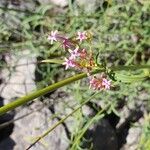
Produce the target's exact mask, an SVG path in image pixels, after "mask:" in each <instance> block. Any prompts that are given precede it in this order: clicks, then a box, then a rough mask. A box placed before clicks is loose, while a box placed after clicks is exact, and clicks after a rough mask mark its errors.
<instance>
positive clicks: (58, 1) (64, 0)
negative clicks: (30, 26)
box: [38, 0, 68, 7]
mask: <svg viewBox="0 0 150 150" xmlns="http://www.w3.org/2000/svg"><path fill="white" fill-rule="evenodd" d="M38 1H39V3H40V4H51V3H53V4H55V5H57V6H60V7H65V6H67V5H68V0H38Z"/></svg>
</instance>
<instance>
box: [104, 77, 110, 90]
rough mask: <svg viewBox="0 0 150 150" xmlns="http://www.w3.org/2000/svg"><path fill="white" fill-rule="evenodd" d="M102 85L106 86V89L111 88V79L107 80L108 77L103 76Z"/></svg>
mask: <svg viewBox="0 0 150 150" xmlns="http://www.w3.org/2000/svg"><path fill="white" fill-rule="evenodd" d="M102 85H103V86H104V88H105V89H108V90H109V89H110V81H109V80H107V79H106V78H102Z"/></svg>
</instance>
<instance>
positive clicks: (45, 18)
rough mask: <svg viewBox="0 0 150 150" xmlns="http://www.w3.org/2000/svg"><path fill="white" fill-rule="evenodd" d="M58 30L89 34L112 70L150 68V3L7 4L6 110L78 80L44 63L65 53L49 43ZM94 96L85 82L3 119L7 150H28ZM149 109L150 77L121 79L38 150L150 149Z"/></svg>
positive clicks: (2, 76) (0, 54) (1, 69)
mask: <svg viewBox="0 0 150 150" xmlns="http://www.w3.org/2000/svg"><path fill="white" fill-rule="evenodd" d="M52 30H58V31H60V32H61V33H64V34H65V35H67V36H68V37H71V36H73V35H75V34H76V33H77V31H90V32H91V33H92V34H93V41H92V45H91V46H92V50H93V52H94V53H95V54H96V53H97V52H99V53H100V55H99V61H100V62H101V61H105V62H106V63H107V65H108V66H112V65H115V66H117V65H126V66H127V65H135V64H136V65H141V64H142V65H149V64H150V38H149V36H150V1H149V0H0V106H3V105H5V104H7V103H9V102H11V101H13V100H15V99H16V98H19V97H21V96H23V95H26V94H27V93H30V92H31V91H33V90H36V89H41V88H43V87H46V86H47V85H50V84H52V83H55V82H57V81H60V80H62V79H64V78H67V77H69V76H72V75H75V73H76V72H75V71H73V70H67V71H66V70H65V69H64V66H62V65H58V64H48V63H45V64H43V63H40V61H41V60H44V59H51V58H55V59H60V58H63V57H64V56H65V52H64V51H63V49H62V48H61V47H60V45H59V44H58V43H55V44H54V45H51V44H50V42H49V41H48V40H47V36H48V34H49V33H50V31H52ZM85 46H88V45H85ZM147 71H148V70H142V71H141V70H140V71H135V72H128V73H126V72H123V71H122V74H125V76H124V77H127V76H129V77H130V76H132V75H133V74H135V75H138V74H140V73H141V72H142V73H143V72H147ZM93 93H94V91H92V90H90V89H89V87H88V84H87V79H83V80H81V81H76V82H75V83H72V84H71V86H70V85H67V86H65V87H63V88H60V89H58V90H56V91H53V92H51V93H49V94H47V95H45V96H43V97H40V98H38V100H36V101H33V102H30V103H28V104H26V105H25V106H21V107H19V108H17V109H15V110H14V111H12V112H10V113H8V114H5V115H3V116H0V150H22V149H25V148H27V147H28V146H29V145H30V144H31V143H32V142H33V141H34V140H35V139H36V138H37V137H38V136H39V135H42V133H44V132H45V131H46V130H47V129H48V128H49V127H51V126H52V125H53V124H55V123H56V122H58V121H60V120H61V118H63V117H64V116H66V115H67V114H69V113H70V112H71V111H73V109H74V107H75V106H77V105H80V104H81V103H82V102H83V101H84V100H86V99H88V98H89V97H90V96H91V95H92V94H93ZM107 104H110V108H109V109H108V110H106V111H104V112H103V114H102V115H99V114H98V112H99V110H101V109H102V108H103V107H104V106H105V105H107ZM149 111H150V78H146V79H144V80H139V81H138V82H135V81H133V82H132V81H131V82H126V81H125V82H115V83H114V88H113V89H112V90H110V91H107V92H105V91H104V92H99V94H98V95H96V96H95V97H94V98H93V99H92V100H91V102H89V103H88V104H87V105H85V106H84V107H83V108H82V109H80V110H79V111H77V112H76V113H74V114H73V115H72V116H71V117H69V118H68V119H67V120H66V121H65V122H64V123H62V124H61V125H60V126H58V127H57V128H56V129H55V130H54V131H52V132H51V133H50V134H49V135H47V136H46V137H45V138H43V139H42V140H41V141H40V142H39V143H38V144H36V145H35V146H33V147H32V148H31V149H33V150H67V149H68V150H70V149H71V150H80V149H87V150H104V149H105V150H136V149H141V150H150V115H149Z"/></svg>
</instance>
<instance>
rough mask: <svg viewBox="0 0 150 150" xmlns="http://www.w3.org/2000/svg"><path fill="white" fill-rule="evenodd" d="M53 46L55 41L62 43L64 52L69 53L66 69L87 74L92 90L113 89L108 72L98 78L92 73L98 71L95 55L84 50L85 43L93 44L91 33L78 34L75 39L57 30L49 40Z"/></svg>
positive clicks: (65, 63)
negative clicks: (83, 44)
mask: <svg viewBox="0 0 150 150" xmlns="http://www.w3.org/2000/svg"><path fill="white" fill-rule="evenodd" d="M47 39H48V40H49V41H50V43H51V44H53V42H54V41H58V42H60V43H61V45H62V47H63V48H64V50H65V51H66V52H67V53H68V54H67V55H68V57H65V60H64V62H63V63H62V64H63V65H65V69H69V68H73V69H76V70H79V71H82V72H85V73H86V74H87V76H88V78H89V80H90V81H89V83H90V86H89V87H90V88H92V89H94V90H108V89H110V87H111V81H110V80H108V79H107V75H106V71H105V74H104V73H103V74H101V75H99V77H97V76H95V75H94V76H93V75H92V71H93V70H94V69H97V68H98V66H99V64H97V62H96V60H95V59H94V53H93V51H92V50H91V47H90V48H89V49H87V48H85V47H84V48H82V43H83V42H85V41H86V42H91V39H92V34H91V33H90V32H86V31H84V32H78V33H77V36H75V38H74V39H71V38H67V37H65V36H63V35H61V34H59V33H58V31H57V30H55V31H51V34H49V35H48V38H47Z"/></svg>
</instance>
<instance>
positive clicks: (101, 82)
mask: <svg viewBox="0 0 150 150" xmlns="http://www.w3.org/2000/svg"><path fill="white" fill-rule="evenodd" d="M90 88H93V89H94V90H109V89H110V81H109V80H107V79H106V78H105V77H100V78H97V77H95V76H94V77H92V78H91V80H90Z"/></svg>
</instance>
